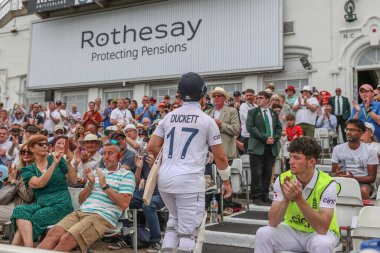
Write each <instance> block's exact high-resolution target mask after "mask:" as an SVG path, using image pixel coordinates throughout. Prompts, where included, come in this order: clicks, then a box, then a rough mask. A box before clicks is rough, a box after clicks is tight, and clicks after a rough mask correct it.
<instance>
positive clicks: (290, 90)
mask: <svg viewBox="0 0 380 253" xmlns="http://www.w3.org/2000/svg"><path fill="white" fill-rule="evenodd" d="M285 92H286V94H287V95H288V96H287V97H286V103H288V104H289V105H290V108H293V105H294V103H295V102H296V101H297V98H298V97H297V95H296V89H295V88H294V86H292V85H289V86H288V87H286V89H285Z"/></svg>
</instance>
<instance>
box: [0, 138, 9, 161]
mask: <svg viewBox="0 0 380 253" xmlns="http://www.w3.org/2000/svg"><path fill="white" fill-rule="evenodd" d="M11 147H12V142H11V141H10V140H6V141H5V142H3V143H1V144H0V149H4V150H5V151H6V152H5V155H3V156H0V160H1V162H2V163H3V164H4V165H5V166H8V156H7V153H8V151H9V149H10V148H11Z"/></svg>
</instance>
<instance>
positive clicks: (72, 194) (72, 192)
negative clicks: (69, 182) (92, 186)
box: [69, 187, 83, 211]
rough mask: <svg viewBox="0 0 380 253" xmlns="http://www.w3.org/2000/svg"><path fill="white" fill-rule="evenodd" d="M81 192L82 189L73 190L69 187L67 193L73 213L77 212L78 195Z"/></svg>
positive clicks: (78, 205)
mask: <svg viewBox="0 0 380 253" xmlns="http://www.w3.org/2000/svg"><path fill="white" fill-rule="evenodd" d="M82 190H83V188H73V187H69V193H70V197H71V204H72V205H73V208H74V211H76V210H79V208H80V204H79V193H80V192H81V191H82Z"/></svg>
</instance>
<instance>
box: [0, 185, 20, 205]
mask: <svg viewBox="0 0 380 253" xmlns="http://www.w3.org/2000/svg"><path fill="white" fill-rule="evenodd" d="M16 193H17V187H16V186H15V185H10V184H7V185H6V186H4V187H3V188H1V189H0V205H7V204H9V202H11V201H12V200H13V199H14V197H15V196H16Z"/></svg>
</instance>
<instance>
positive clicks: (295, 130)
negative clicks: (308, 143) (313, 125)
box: [286, 114, 303, 141]
mask: <svg viewBox="0 0 380 253" xmlns="http://www.w3.org/2000/svg"><path fill="white" fill-rule="evenodd" d="M295 120H296V117H295V116H294V115H292V114H289V115H287V116H286V136H287V137H288V141H292V140H294V138H298V137H302V136H303V131H302V128H301V127H300V126H298V125H296V124H295Z"/></svg>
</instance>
